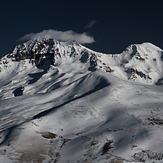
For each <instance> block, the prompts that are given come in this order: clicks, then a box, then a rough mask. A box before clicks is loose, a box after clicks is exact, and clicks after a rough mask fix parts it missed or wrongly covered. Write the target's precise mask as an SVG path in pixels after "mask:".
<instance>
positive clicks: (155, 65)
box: [0, 38, 163, 85]
mask: <svg viewBox="0 0 163 163" xmlns="http://www.w3.org/2000/svg"><path fill="white" fill-rule="evenodd" d="M61 58H73V61H72V62H77V61H80V62H82V63H83V64H85V63H89V68H88V70H96V69H101V70H103V71H105V72H109V73H113V74H114V75H115V76H117V77H119V78H122V79H126V80H133V81H137V82H140V83H144V84H157V85H161V84H162V79H163V51H162V50H161V49H160V48H158V47H156V46H155V45H153V44H151V43H143V44H133V45H130V46H129V47H127V48H126V50H125V51H123V52H122V53H121V54H103V53H99V52H95V51H92V50H90V49H88V48H86V47H84V46H82V45H80V44H78V43H77V42H60V41H55V40H53V39H51V38H50V39H43V40H30V41H28V42H26V43H23V44H21V45H18V46H16V47H15V48H14V49H13V50H11V51H9V52H8V54H7V55H6V56H5V57H3V58H2V59H1V62H0V64H1V66H0V70H1V71H2V70H3V69H5V70H7V69H8V68H9V67H11V65H10V62H20V61H22V60H25V59H29V63H31V64H32V65H35V66H37V67H39V66H43V65H45V64H46V65H48V66H50V65H53V66H56V67H57V64H56V63H57V60H59V59H61ZM74 58H76V59H74ZM64 63H66V60H64V62H63V64H64ZM9 65H10V66H9Z"/></svg>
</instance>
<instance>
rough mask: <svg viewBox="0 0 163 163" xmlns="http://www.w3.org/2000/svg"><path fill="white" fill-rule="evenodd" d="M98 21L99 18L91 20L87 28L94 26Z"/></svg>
mask: <svg viewBox="0 0 163 163" xmlns="http://www.w3.org/2000/svg"><path fill="white" fill-rule="evenodd" d="M97 22H98V21H97V20H91V21H90V22H89V23H88V24H87V25H86V26H85V28H92V27H93V25H94V24H95V23H97Z"/></svg>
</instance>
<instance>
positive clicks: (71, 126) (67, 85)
mask: <svg viewBox="0 0 163 163" xmlns="http://www.w3.org/2000/svg"><path fill="white" fill-rule="evenodd" d="M162 80H163V50H161V49H160V48H158V47H156V46H155V45H153V44H151V43H143V44H133V45H130V46H129V47H127V48H126V50H125V51H123V52H122V53H121V54H102V53H100V52H95V51H93V50H90V49H88V48H86V47H84V46H82V45H80V44H78V43H77V42H59V41H56V40H53V39H43V40H39V39H38V40H30V41H28V42H26V43H23V44H21V45H18V46H16V47H15V48H14V49H12V50H10V51H9V52H8V53H7V54H6V55H5V56H4V57H3V58H1V60H0V154H1V155H0V163H1V162H44V163H46V162H84V163H85V162H86V163H87V162H93V163H94V162H115V163H118V162H122V163H123V162H152V163H153V162H162V161H163V153H162V149H163V143H162V135H163V131H162V130H161V129H162V125H163V112H162V110H163V96H162V95H163V93H162V91H163V87H162Z"/></svg>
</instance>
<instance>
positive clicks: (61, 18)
mask: <svg viewBox="0 0 163 163" xmlns="http://www.w3.org/2000/svg"><path fill="white" fill-rule="evenodd" d="M162 7H163V1H162V0H152V1H150V0H148V1H143V0H141V1H140V0H137V1H131V0H130V1H129V0H126V1H125V0H119V1H116V0H107V1H104V0H100V1H88V0H87V1H85V0H82V1H77V0H76V1H73V0H57V1H55V0H1V2H0V20H1V24H0V57H2V56H3V55H5V54H6V53H7V52H8V51H9V50H10V49H11V48H13V47H15V45H17V44H20V43H22V42H20V41H17V39H18V38H20V37H22V36H24V35H26V34H29V33H38V32H41V31H43V30H48V29H54V30H59V31H67V30H72V31H74V32H76V33H83V32H87V34H88V35H90V36H93V37H94V39H95V42H94V43H92V44H85V46H86V47H88V48H91V49H92V50H95V51H100V52H104V53H120V52H122V51H123V50H124V49H125V48H126V47H127V46H129V45H130V44H133V43H143V42H151V43H153V44H155V45H156V46H159V47H160V48H162V49H163V41H162V38H163V21H162V18H163V10H162ZM91 20H96V21H97V22H96V23H95V24H94V25H93V26H92V28H85V27H86V25H87V24H88V23H89V22H90V21H91Z"/></svg>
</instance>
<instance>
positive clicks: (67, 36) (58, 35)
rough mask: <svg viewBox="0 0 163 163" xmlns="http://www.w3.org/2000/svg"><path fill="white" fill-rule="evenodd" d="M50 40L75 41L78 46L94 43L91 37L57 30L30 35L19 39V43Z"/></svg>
mask: <svg viewBox="0 0 163 163" xmlns="http://www.w3.org/2000/svg"><path fill="white" fill-rule="evenodd" d="M43 38H52V39H55V40H60V41H73V40H74V41H76V42H78V43H80V44H85V43H93V42H95V40H94V38H93V37H92V36H88V35H87V34H86V33H82V34H78V33H76V32H73V31H71V30H69V31H57V30H52V29H49V30H44V31H42V32H40V33H30V34H26V35H24V36H23V37H21V38H19V40H20V41H27V40H31V39H43Z"/></svg>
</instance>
